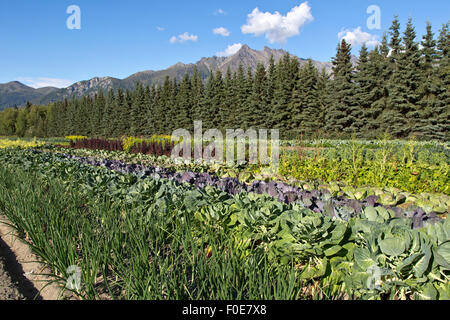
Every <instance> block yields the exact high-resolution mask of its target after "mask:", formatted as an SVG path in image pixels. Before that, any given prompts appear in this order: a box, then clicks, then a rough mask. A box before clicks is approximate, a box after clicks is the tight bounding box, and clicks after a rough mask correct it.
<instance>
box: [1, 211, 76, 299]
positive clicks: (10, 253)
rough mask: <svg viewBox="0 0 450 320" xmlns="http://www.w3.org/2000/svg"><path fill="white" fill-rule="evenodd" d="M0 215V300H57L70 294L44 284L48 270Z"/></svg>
mask: <svg viewBox="0 0 450 320" xmlns="http://www.w3.org/2000/svg"><path fill="white" fill-rule="evenodd" d="M8 223H9V221H8V220H7V219H6V217H5V216H2V215H0V300H34V299H35V300H58V299H68V298H70V294H68V292H66V291H63V290H61V289H62V287H61V286H60V285H57V284H56V283H52V284H49V285H47V284H48V281H49V280H52V278H51V277H50V276H48V275H46V274H49V273H50V271H49V270H48V268H46V266H45V265H44V264H43V263H41V262H40V261H39V258H38V257H37V256H36V255H35V254H34V253H33V252H32V251H31V248H30V247H29V245H28V244H26V243H25V242H24V241H23V240H22V239H20V238H19V237H18V236H17V234H16V232H15V230H14V229H13V228H11V227H10V226H9V225H8Z"/></svg>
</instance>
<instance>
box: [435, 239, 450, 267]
mask: <svg viewBox="0 0 450 320" xmlns="http://www.w3.org/2000/svg"><path fill="white" fill-rule="evenodd" d="M437 253H439V255H440V256H441V257H442V258H444V259H445V262H446V263H447V264H450V241H447V242H444V243H443V244H441V245H440V246H439V247H438V248H437Z"/></svg>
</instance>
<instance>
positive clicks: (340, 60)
mask: <svg viewBox="0 0 450 320" xmlns="http://www.w3.org/2000/svg"><path fill="white" fill-rule="evenodd" d="M332 64H333V77H334V78H333V80H332V82H331V91H332V92H331V94H332V102H331V104H330V106H329V107H328V109H327V110H326V114H325V121H326V129H327V130H328V131H330V132H333V133H346V134H347V135H349V134H352V133H355V132H357V131H358V130H359V129H360V128H359V127H358V122H357V117H358V112H359V109H358V106H357V102H356V99H355V96H354V94H355V85H354V82H353V79H354V74H353V65H352V62H351V45H350V44H348V43H347V42H346V41H345V39H342V41H341V43H340V44H339V45H338V48H337V53H336V57H335V58H333V61H332Z"/></svg>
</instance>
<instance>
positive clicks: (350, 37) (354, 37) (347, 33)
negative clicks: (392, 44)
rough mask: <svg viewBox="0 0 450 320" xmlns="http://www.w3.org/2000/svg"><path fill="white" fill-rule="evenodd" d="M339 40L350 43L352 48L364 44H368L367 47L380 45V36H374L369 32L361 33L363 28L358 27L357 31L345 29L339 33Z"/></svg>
mask: <svg viewBox="0 0 450 320" xmlns="http://www.w3.org/2000/svg"><path fill="white" fill-rule="evenodd" d="M338 38H339V39H341V40H342V39H345V41H347V42H348V43H350V44H351V45H352V46H359V45H362V44H363V43H365V44H366V46H376V45H379V44H380V42H379V41H378V36H377V35H374V34H370V33H367V32H363V31H361V27H358V28H356V29H353V30H351V29H345V30H342V31H341V32H339V33H338Z"/></svg>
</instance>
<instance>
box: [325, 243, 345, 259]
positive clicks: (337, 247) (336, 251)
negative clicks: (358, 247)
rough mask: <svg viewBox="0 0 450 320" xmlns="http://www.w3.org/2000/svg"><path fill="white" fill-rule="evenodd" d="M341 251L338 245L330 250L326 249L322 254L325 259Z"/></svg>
mask: <svg viewBox="0 0 450 320" xmlns="http://www.w3.org/2000/svg"><path fill="white" fill-rule="evenodd" d="M341 250H342V247H341V246H340V245H335V246H332V247H331V248H328V249H326V250H325V251H324V253H325V255H326V256H327V257H331V256H333V255H335V254H336V253H338V252H339V251H341Z"/></svg>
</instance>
